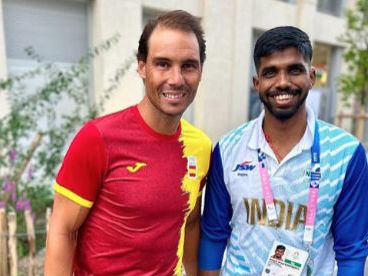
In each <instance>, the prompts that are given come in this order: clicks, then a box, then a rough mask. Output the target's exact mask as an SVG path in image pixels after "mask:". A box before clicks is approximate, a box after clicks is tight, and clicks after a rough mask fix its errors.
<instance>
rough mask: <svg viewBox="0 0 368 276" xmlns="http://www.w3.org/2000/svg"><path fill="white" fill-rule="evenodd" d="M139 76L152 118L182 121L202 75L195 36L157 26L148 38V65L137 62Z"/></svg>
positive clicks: (145, 62)
mask: <svg viewBox="0 0 368 276" xmlns="http://www.w3.org/2000/svg"><path fill="white" fill-rule="evenodd" d="M138 72H139V75H140V76H141V78H142V79H143V81H144V83H145V92H146V94H145V99H144V101H145V102H146V105H145V106H146V108H147V109H149V110H146V111H147V112H148V113H149V114H150V116H151V117H152V116H153V117H155V116H157V118H158V119H159V118H160V117H162V116H164V117H166V118H168V119H170V118H171V119H173V120H179V119H180V117H181V115H182V114H183V112H184V111H185V110H186V108H187V107H188V106H189V105H190V104H191V103H192V101H193V100H194V97H195V95H196V93H197V88H198V85H199V81H200V79H201V74H202V65H201V63H200V57H199V45H198V41H197V38H196V36H195V34H194V33H193V32H184V31H181V30H174V29H169V28H165V27H160V26H158V27H157V28H156V29H155V30H154V31H153V32H152V34H151V37H150V38H149V42H148V56H147V59H146V61H142V60H140V61H138ZM151 119H152V118H151Z"/></svg>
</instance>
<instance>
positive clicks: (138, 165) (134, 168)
mask: <svg viewBox="0 0 368 276" xmlns="http://www.w3.org/2000/svg"><path fill="white" fill-rule="evenodd" d="M145 166H147V164H146V163H143V162H136V163H135V164H134V166H128V167H127V170H128V171H129V172H131V173H135V172H137V171H139V170H140V169H141V168H143V167H145Z"/></svg>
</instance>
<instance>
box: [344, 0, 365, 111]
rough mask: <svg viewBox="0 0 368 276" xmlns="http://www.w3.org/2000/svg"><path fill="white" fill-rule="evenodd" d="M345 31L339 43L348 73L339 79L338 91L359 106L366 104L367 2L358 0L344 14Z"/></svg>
mask: <svg viewBox="0 0 368 276" xmlns="http://www.w3.org/2000/svg"><path fill="white" fill-rule="evenodd" d="M346 17H347V29H346V32H345V33H344V35H343V36H341V41H342V42H344V44H345V46H346V48H345V52H344V59H345V62H346V63H347V65H348V72H347V73H346V74H342V75H341V77H340V91H341V92H343V93H344V96H345V97H344V98H345V99H347V98H348V97H350V96H351V95H353V96H354V97H355V99H356V101H357V102H358V103H359V104H360V106H362V107H363V106H365V105H366V104H367V103H368V78H367V76H368V0H358V1H357V2H356V6H355V8H354V9H350V10H348V11H347V13H346Z"/></svg>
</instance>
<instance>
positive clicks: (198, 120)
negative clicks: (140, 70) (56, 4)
mask: <svg viewBox="0 0 368 276" xmlns="http://www.w3.org/2000/svg"><path fill="white" fill-rule="evenodd" d="M296 2H297V3H296V4H288V3H285V2H282V1H277V0H262V1H259V0H218V1H210V0H186V1H182V0H140V1H139V0H90V1H88V3H89V22H90V24H89V37H90V45H91V46H92V45H97V44H99V43H100V42H102V41H103V40H106V39H108V38H111V37H112V36H113V35H115V34H116V33H119V34H120V41H119V43H118V44H117V45H115V46H114V47H112V49H111V50H109V51H108V52H107V53H105V54H103V55H101V56H99V57H97V58H95V59H94V60H93V74H92V87H91V88H92V89H91V91H94V93H93V95H92V97H93V98H94V99H95V100H96V101H98V99H99V98H100V96H101V94H102V92H103V91H104V90H105V89H107V88H108V87H109V86H110V85H111V81H110V79H111V78H113V77H114V73H115V72H116V70H117V69H118V68H119V67H121V66H122V65H123V64H124V62H125V61H126V60H128V59H132V58H133V60H134V55H135V53H136V49H137V46H138V39H139V36H140V34H141V30H142V28H143V26H142V15H143V10H144V9H149V10H172V9H184V10H187V11H189V12H191V13H192V14H194V15H195V16H198V17H199V18H201V20H202V24H203V27H204V30H205V37H206V40H207V60H206V62H205V64H204V72H203V77H202V82H201V84H200V87H199V90H198V95H197V98H196V100H195V102H194V103H193V107H192V110H191V112H192V122H193V123H194V124H195V125H196V126H198V127H200V128H202V129H204V130H205V131H206V132H207V133H208V134H209V135H210V137H211V138H212V139H213V140H214V141H217V140H218V139H219V137H220V136H221V135H223V134H224V133H225V132H227V131H228V130H230V129H231V128H234V127H236V126H238V125H240V124H241V123H243V122H244V121H246V120H247V119H248V118H247V114H248V102H249V89H250V87H251V85H252V84H251V76H250V67H251V63H252V62H253V61H252V58H251V56H252V50H253V49H252V45H253V42H252V34H253V30H254V29H257V30H266V29H269V28H272V27H275V26H278V25H295V26H298V27H300V28H302V29H303V30H305V31H306V32H307V33H308V34H309V35H310V36H311V38H312V39H313V40H314V41H318V42H323V43H326V44H330V45H339V43H338V41H337V36H338V35H339V34H340V32H342V31H343V27H344V19H342V18H337V17H334V16H330V15H326V14H322V13H319V12H317V10H316V5H317V0H297V1H296ZM348 2H349V4H350V5H351V2H354V0H348ZM0 4H1V0H0ZM2 22H3V20H2V15H1V14H0V60H1V62H0V77H1V76H5V75H6V65H5V60H6V59H5V46H4V45H5V43H4V35H3V26H2V24H3V23H2ZM136 68H137V66H136V62H135V61H134V62H133V65H132V66H131V68H130V69H129V71H128V72H127V74H126V75H125V77H124V78H123V79H122V81H121V83H120V85H119V87H118V89H117V90H116V91H115V92H114V95H113V97H112V98H111V99H110V100H109V101H108V102H107V105H106V110H105V112H106V113H107V112H113V111H116V110H119V109H122V108H124V107H126V106H129V105H132V104H135V103H137V102H138V101H139V100H140V99H141V98H142V96H143V95H144V87H143V84H142V81H141V79H140V78H139V77H138V75H137V72H136ZM0 101H1V102H0V104H1V109H0V114H1V112H3V110H6V106H7V105H6V103H4V99H2V100H1V99H0Z"/></svg>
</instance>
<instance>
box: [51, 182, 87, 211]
mask: <svg viewBox="0 0 368 276" xmlns="http://www.w3.org/2000/svg"><path fill="white" fill-rule="evenodd" d="M54 189H55V191H56V192H58V193H59V194H61V195H63V196H65V197H66V198H68V199H70V200H71V201H74V202H75V203H77V204H79V205H81V206H83V207H87V208H91V207H92V205H93V202H92V201H89V200H86V199H84V198H82V197H80V196H79V195H77V194H75V193H73V192H72V191H70V190H68V189H66V188H64V187H63V186H60V185H59V184H57V183H56V182H55V184H54Z"/></svg>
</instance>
